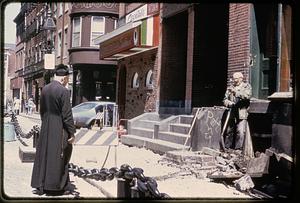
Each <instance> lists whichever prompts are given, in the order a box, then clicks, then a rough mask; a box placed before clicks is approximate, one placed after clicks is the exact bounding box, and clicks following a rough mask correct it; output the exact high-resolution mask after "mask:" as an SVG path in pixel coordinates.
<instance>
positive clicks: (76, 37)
mask: <svg viewBox="0 0 300 203" xmlns="http://www.w3.org/2000/svg"><path fill="white" fill-rule="evenodd" d="M80 30H81V18H80V17H75V18H73V33H72V47H79V46H80Z"/></svg>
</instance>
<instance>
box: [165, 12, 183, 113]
mask: <svg viewBox="0 0 300 203" xmlns="http://www.w3.org/2000/svg"><path fill="white" fill-rule="evenodd" d="M187 25H188V13H187V11H184V12H181V13H179V14H177V15H175V16H172V17H169V18H166V19H164V20H163V34H162V38H163V39H162V42H163V43H162V64H161V91H160V112H161V113H166V112H167V111H169V110H171V109H174V110H175V109H177V110H178V109H184V106H185V89H186V63H187ZM168 113H174V112H170V111H169V112H168Z"/></svg>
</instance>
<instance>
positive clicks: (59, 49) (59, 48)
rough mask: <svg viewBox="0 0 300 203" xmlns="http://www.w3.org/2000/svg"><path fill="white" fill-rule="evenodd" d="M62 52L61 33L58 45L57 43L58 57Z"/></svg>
mask: <svg viewBox="0 0 300 203" xmlns="http://www.w3.org/2000/svg"><path fill="white" fill-rule="evenodd" d="M60 52H61V32H59V33H58V43H57V53H56V54H57V57H59V56H60Z"/></svg>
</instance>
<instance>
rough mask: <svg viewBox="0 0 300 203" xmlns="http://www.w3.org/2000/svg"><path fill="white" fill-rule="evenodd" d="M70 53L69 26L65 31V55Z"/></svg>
mask: <svg viewBox="0 0 300 203" xmlns="http://www.w3.org/2000/svg"><path fill="white" fill-rule="evenodd" d="M67 55H68V28H65V31H64V57H66V56H67Z"/></svg>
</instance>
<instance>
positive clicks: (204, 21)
mask: <svg viewBox="0 0 300 203" xmlns="http://www.w3.org/2000/svg"><path fill="white" fill-rule="evenodd" d="M228 18H229V4H227V3H224V4H198V5H196V6H195V33H194V61H193V64H194V66H193V85H192V107H202V106H215V105H222V100H223V97H224V93H225V90H226V82H227V61H228Z"/></svg>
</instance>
